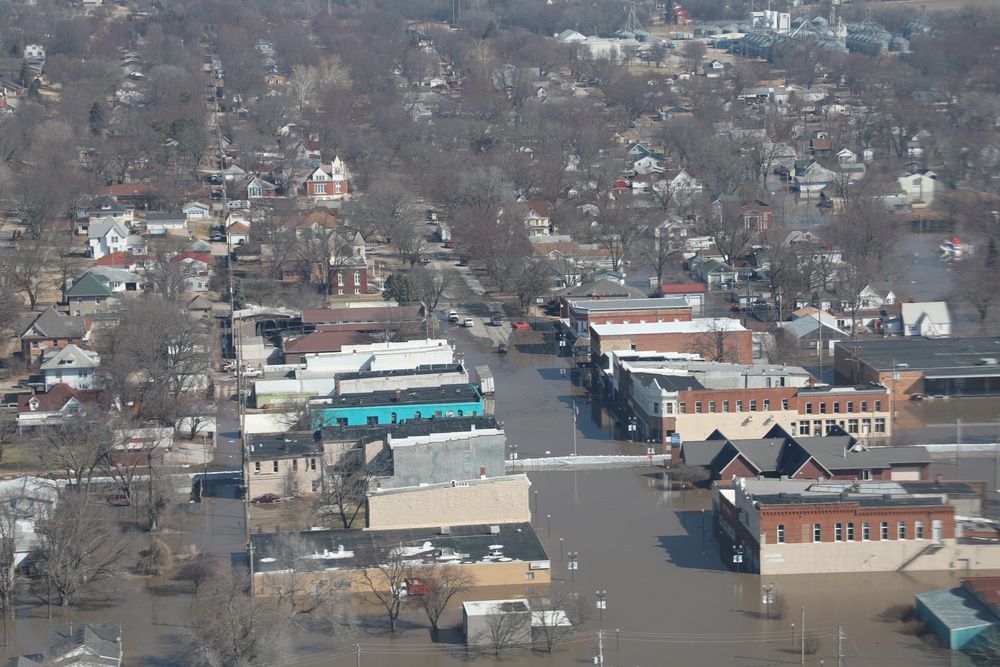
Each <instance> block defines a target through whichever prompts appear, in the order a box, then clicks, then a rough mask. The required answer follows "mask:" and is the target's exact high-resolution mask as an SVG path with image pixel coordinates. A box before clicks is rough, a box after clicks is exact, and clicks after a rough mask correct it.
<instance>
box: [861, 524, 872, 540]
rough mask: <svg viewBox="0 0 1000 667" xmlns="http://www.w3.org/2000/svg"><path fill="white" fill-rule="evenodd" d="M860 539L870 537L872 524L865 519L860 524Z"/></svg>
mask: <svg viewBox="0 0 1000 667" xmlns="http://www.w3.org/2000/svg"><path fill="white" fill-rule="evenodd" d="M861 539H862V540H863V541H865V542H867V541H868V540H870V539H872V525H871V524H870V523H868V522H867V521H865V522H864V523H863V524H861Z"/></svg>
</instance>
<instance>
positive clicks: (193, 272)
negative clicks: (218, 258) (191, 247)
mask: <svg viewBox="0 0 1000 667" xmlns="http://www.w3.org/2000/svg"><path fill="white" fill-rule="evenodd" d="M170 263H171V264H174V265H176V266H178V267H180V273H181V275H182V276H184V291H186V292H206V291H208V281H209V280H210V279H211V277H212V256H211V255H210V254H208V253H199V252H190V251H186V252H181V253H178V254H176V255H174V256H173V257H171V258H170Z"/></svg>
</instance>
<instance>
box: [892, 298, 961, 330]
mask: <svg viewBox="0 0 1000 667" xmlns="http://www.w3.org/2000/svg"><path fill="white" fill-rule="evenodd" d="M900 305H901V308H900V317H901V318H902V320H903V335H904V336H925V337H927V338H945V337H947V336H950V335H951V314H950V313H949V312H948V304H947V303H945V302H944V301H927V302H924V303H903V304H900Z"/></svg>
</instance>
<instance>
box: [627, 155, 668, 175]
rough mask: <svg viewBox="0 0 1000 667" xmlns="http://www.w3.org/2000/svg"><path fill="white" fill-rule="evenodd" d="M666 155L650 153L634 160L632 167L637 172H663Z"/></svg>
mask: <svg viewBox="0 0 1000 667" xmlns="http://www.w3.org/2000/svg"><path fill="white" fill-rule="evenodd" d="M665 160H666V157H665V156H664V155H663V154H662V153H649V154H647V155H643V156H642V157H639V158H636V159H635V160H633V161H632V169H633V170H635V173H637V174H662V173H663V172H664V171H665V170H666V169H665V167H664V166H663V165H664V161H665Z"/></svg>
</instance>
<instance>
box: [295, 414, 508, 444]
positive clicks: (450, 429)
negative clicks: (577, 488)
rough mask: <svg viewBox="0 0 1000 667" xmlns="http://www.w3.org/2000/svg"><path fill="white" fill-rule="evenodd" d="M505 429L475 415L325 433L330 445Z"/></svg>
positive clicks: (493, 419)
mask: <svg viewBox="0 0 1000 667" xmlns="http://www.w3.org/2000/svg"><path fill="white" fill-rule="evenodd" d="M494 429H501V430H502V429H503V424H501V423H499V422H498V421H497V420H496V417H494V416H493V415H473V416H462V417H440V418H438V417H435V418H433V419H431V418H429V417H428V418H426V419H425V418H421V419H404V420H403V421H401V422H399V423H398V424H379V425H378V426H343V427H338V426H327V427H326V428H324V429H323V439H324V440H325V441H328V442H362V441H364V442H374V441H376V440H384V439H385V438H386V437H387V436H390V435H391V436H392V437H393V438H411V437H414V436H419V435H431V434H434V433H460V432H463V431H470V432H471V431H477V430H494ZM310 436H311V434H310Z"/></svg>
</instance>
